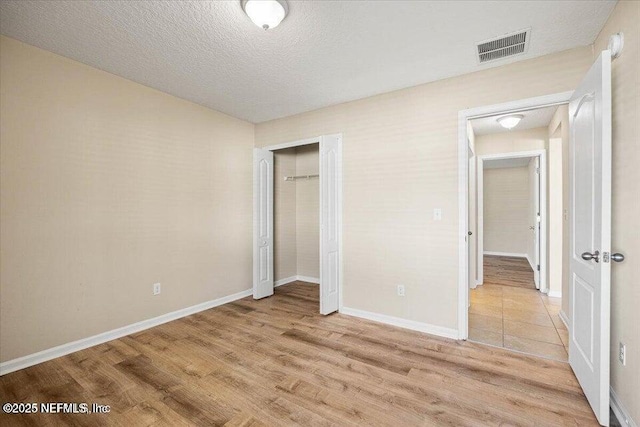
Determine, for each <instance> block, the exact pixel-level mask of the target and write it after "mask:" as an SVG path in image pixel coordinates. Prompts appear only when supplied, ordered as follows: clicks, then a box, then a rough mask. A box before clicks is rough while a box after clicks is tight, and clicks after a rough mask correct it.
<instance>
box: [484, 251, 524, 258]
mask: <svg viewBox="0 0 640 427" xmlns="http://www.w3.org/2000/svg"><path fill="white" fill-rule="evenodd" d="M483 254H485V255H493V256H508V257H513V258H527V259H528V257H527V254H518V253H515V252H493V251H484V252H483Z"/></svg>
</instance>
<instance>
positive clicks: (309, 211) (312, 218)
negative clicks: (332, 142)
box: [273, 144, 320, 282]
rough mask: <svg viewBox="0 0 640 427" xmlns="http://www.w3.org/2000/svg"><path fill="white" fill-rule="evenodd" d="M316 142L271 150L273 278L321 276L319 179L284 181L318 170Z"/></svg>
mask: <svg viewBox="0 0 640 427" xmlns="http://www.w3.org/2000/svg"><path fill="white" fill-rule="evenodd" d="M318 149H319V147H318V144H312V145H304V146H301V147H294V148H288V149H285V150H278V151H275V152H274V174H275V176H274V212H273V215H274V236H275V240H274V279H275V281H276V282H277V281H279V280H284V279H289V278H292V277H296V276H302V277H305V278H313V279H316V280H317V279H318V278H319V277H320V214H319V209H320V180H319V179H318V178H317V177H315V178H310V179H297V180H295V181H285V180H284V177H285V176H300V175H315V174H318V173H319V165H318V164H319V151H318Z"/></svg>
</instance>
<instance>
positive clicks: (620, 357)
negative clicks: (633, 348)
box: [618, 343, 627, 366]
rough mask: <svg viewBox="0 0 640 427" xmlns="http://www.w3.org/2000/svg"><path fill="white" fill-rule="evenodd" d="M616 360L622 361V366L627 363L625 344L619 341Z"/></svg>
mask: <svg viewBox="0 0 640 427" xmlns="http://www.w3.org/2000/svg"><path fill="white" fill-rule="evenodd" d="M618 360H620V363H622V366H625V365H626V364H627V346H626V345H624V344H623V343H620V349H619V350H618Z"/></svg>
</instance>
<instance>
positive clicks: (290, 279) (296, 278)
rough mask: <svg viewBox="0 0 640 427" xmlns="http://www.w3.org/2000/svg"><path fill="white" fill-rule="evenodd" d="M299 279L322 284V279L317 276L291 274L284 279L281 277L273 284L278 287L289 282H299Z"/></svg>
mask: <svg viewBox="0 0 640 427" xmlns="http://www.w3.org/2000/svg"><path fill="white" fill-rule="evenodd" d="M297 281H300V282H308V283H315V284H316V285H319V284H320V279H318V278H317V277H310V276H291V277H286V278H284V279H280V280H278V281H276V282H275V283H274V285H273V286H274V287H276V288H277V287H278V286H282V285H286V284H288V283H291V282H297Z"/></svg>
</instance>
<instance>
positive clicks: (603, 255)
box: [602, 252, 609, 262]
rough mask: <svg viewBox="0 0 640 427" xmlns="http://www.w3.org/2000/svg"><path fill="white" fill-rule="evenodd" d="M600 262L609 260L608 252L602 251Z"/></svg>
mask: <svg viewBox="0 0 640 427" xmlns="http://www.w3.org/2000/svg"><path fill="white" fill-rule="evenodd" d="M602 262H609V252H603V253H602Z"/></svg>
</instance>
